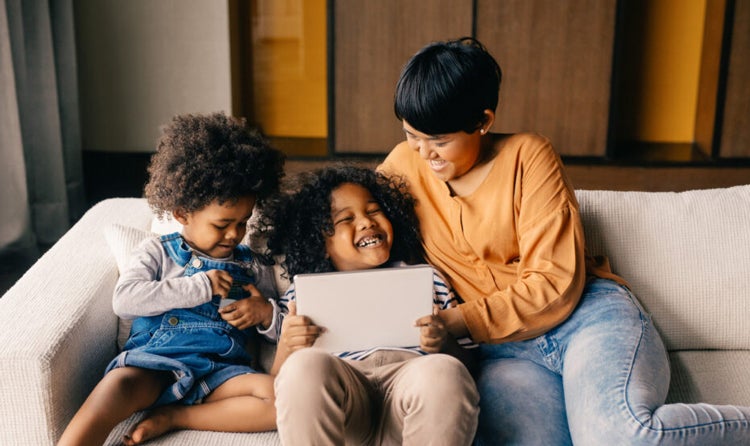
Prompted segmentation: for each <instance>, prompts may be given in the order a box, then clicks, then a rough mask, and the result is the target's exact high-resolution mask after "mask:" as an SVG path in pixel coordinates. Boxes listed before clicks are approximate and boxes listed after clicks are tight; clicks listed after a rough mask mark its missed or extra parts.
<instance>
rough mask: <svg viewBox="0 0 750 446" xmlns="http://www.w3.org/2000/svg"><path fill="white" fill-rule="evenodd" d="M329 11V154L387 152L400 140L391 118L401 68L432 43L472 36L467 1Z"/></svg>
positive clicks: (363, 3) (342, 5) (392, 0)
mask: <svg viewBox="0 0 750 446" xmlns="http://www.w3.org/2000/svg"><path fill="white" fill-rule="evenodd" d="M330 4H331V5H332V8H333V27H334V28H333V36H332V44H333V48H332V53H331V54H332V55H333V58H334V59H333V61H332V62H333V83H332V84H330V85H331V87H330V88H331V91H332V101H329V107H331V106H332V108H333V110H332V117H333V119H331V124H330V127H329V128H330V131H329V137H331V136H332V140H331V144H332V148H333V152H334V153H337V154H341V153H387V152H389V151H390V150H391V149H392V148H393V146H394V145H395V144H397V143H398V142H399V141H402V140H403V139H404V134H403V131H402V130H401V124H400V123H399V122H398V121H397V120H396V117H395V115H394V114H393V93H394V90H395V87H396V82H397V81H398V75H399V73H400V72H401V67H402V66H403V65H404V63H406V61H407V59H408V58H409V57H410V56H411V55H412V54H414V53H415V52H416V51H417V50H419V49H420V48H421V47H423V46H424V45H426V44H427V43H429V42H431V41H435V40H446V39H453V38H458V37H462V36H468V35H471V29H472V1H471V0H378V1H372V0H339V1H336V0H334V1H332V2H331V3H330Z"/></svg>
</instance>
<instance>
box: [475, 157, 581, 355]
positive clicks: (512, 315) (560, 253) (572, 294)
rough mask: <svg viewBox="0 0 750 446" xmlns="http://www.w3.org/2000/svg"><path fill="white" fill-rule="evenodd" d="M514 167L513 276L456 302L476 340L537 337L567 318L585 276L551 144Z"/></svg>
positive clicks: (572, 210) (569, 198)
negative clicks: (484, 293)
mask: <svg viewBox="0 0 750 446" xmlns="http://www.w3.org/2000/svg"><path fill="white" fill-rule="evenodd" d="M521 158H522V159H523V161H521V162H519V164H518V167H517V178H516V188H515V190H516V191H515V192H514V194H513V196H514V198H513V201H514V208H515V210H514V212H515V221H516V225H515V226H516V228H515V229H516V231H515V232H516V236H515V238H516V242H517V249H518V258H517V259H516V273H515V280H514V281H511V282H509V283H507V284H506V285H505V286H504V287H498V288H497V290H496V291H495V292H493V293H491V294H490V295H488V296H482V297H479V298H477V299H471V300H470V301H468V302H467V303H464V304H462V305H461V306H460V308H461V311H462V314H463V316H464V320H465V321H466V325H467V327H468V329H469V331H470V333H471V335H472V338H473V339H474V340H475V341H477V342H493V343H495V342H507V341H517V340H523V339H529V338H532V337H536V336H538V335H540V334H542V333H544V332H546V331H548V330H550V329H551V328H553V327H555V326H557V325H558V324H559V323H561V322H562V321H563V320H565V319H566V318H567V317H568V316H569V315H570V313H572V311H573V309H574V308H575V306H576V305H577V303H578V301H579V299H580V296H581V292H582V290H583V287H584V285H585V281H586V267H585V254H584V245H585V243H584V236H583V228H582V225H581V222H580V217H579V215H578V205H577V202H576V199H575V195H574V194H573V190H572V187H571V186H570V184H569V183H568V181H567V179H566V178H565V175H564V173H563V171H562V164H561V163H560V161H559V158H558V157H557V155H556V153H554V151H553V150H552V148H551V146H549V145H547V146H545V147H543V148H542V150H536V151H534V152H533V153H531V154H528V155H527V156H526V157H525V158H523V157H521Z"/></svg>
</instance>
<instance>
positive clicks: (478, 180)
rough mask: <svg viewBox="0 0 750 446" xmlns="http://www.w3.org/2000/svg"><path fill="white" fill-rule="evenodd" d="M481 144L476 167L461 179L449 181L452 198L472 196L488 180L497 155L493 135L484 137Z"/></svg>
mask: <svg viewBox="0 0 750 446" xmlns="http://www.w3.org/2000/svg"><path fill="white" fill-rule="evenodd" d="M481 144H482V147H481V149H480V151H479V156H478V157H477V160H476V161H475V162H474V165H473V166H471V169H469V171H468V172H466V173H465V174H463V175H461V176H460V177H458V178H454V179H452V180H450V181H448V183H447V185H448V188H449V189H450V191H451V195H452V196H458V197H465V196H467V195H471V194H472V193H474V191H476V190H477V189H478V188H479V186H480V185H481V184H482V182H484V179H485V178H487V175H488V174H489V173H490V170H492V165H493V164H494V160H495V156H496V155H497V150H496V148H495V144H494V138H493V137H492V134H489V135H486V136H484V137H482V140H481Z"/></svg>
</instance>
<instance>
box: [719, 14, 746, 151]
mask: <svg viewBox="0 0 750 446" xmlns="http://www.w3.org/2000/svg"><path fill="white" fill-rule="evenodd" d="M731 26H732V35H731V47H730V50H729V65H728V68H727V83H726V95H725V98H726V100H725V102H724V116H723V120H722V123H721V141H720V143H719V145H720V148H719V156H720V157H722V158H748V157H750V0H735V2H734V20H733V22H732V24H731Z"/></svg>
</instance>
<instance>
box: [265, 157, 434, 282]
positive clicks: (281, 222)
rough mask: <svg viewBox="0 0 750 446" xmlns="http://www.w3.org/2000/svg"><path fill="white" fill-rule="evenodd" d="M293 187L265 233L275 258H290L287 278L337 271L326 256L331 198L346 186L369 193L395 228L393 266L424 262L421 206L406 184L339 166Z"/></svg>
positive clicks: (273, 210) (268, 217) (307, 175)
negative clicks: (355, 187)
mask: <svg viewBox="0 0 750 446" xmlns="http://www.w3.org/2000/svg"><path fill="white" fill-rule="evenodd" d="M295 180H296V181H295V182H293V183H292V184H291V186H290V188H289V189H290V190H291V191H292V192H289V193H286V194H283V195H280V196H278V199H277V200H274V202H273V203H269V205H268V206H267V207H266V210H265V211H266V212H265V214H264V217H263V220H262V221H261V222H260V226H259V227H258V229H260V230H261V231H262V232H264V233H265V234H266V235H267V237H268V247H269V250H270V253H271V254H273V255H283V256H284V266H285V270H286V274H288V276H289V277H290V278H292V277H294V275H295V274H301V273H318V272H328V271H334V267H333V264H332V263H331V261H330V260H329V259H328V258H327V257H328V256H327V255H326V248H325V246H326V237H327V236H330V235H331V234H333V232H334V228H333V221H332V220H331V193H332V192H333V191H334V190H335V189H337V188H338V187H339V186H341V185H342V184H344V183H353V184H358V185H360V186H363V187H364V188H365V189H367V190H369V191H370V193H371V194H372V196H373V198H375V200H376V201H377V202H378V204H380V207H381V209H382V210H383V212H384V214H385V216H386V217H387V218H388V220H390V222H391V225H392V226H393V245H392V247H391V256H390V259H389V261H404V262H406V263H412V264H413V263H419V262H422V261H423V257H424V256H423V251H422V243H421V241H422V240H421V236H420V232H419V221H418V220H417V216H416V213H415V211H414V205H415V200H414V198H413V197H412V196H411V195H410V194H409V192H408V191H407V187H406V184H405V183H404V182H403V181H402V180H401V179H400V178H397V177H393V178H389V177H387V176H385V175H383V174H381V173H379V172H376V171H374V170H372V169H367V168H363V167H356V166H352V165H345V164H342V165H335V166H332V167H327V168H323V169H319V170H317V171H314V172H304V173H302V174H300V175H298V176H297V177H296V178H295Z"/></svg>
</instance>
